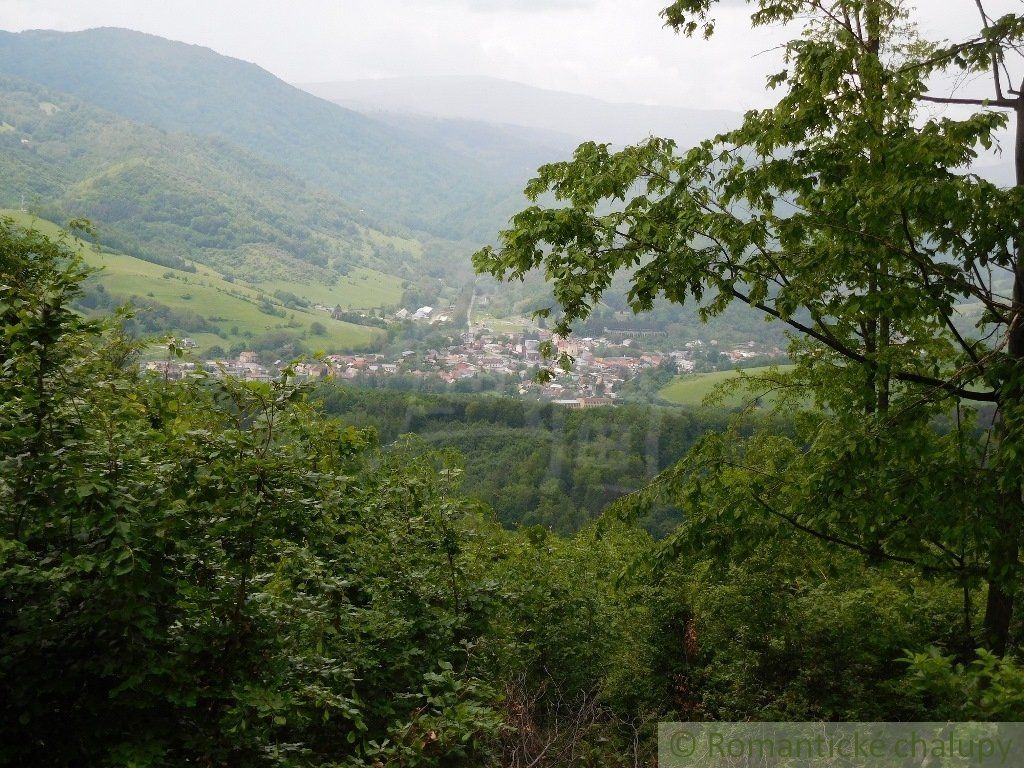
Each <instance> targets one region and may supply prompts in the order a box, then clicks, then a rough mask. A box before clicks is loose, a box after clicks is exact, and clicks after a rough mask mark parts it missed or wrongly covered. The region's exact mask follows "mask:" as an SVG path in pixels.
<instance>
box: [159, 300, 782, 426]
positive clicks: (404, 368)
mask: <svg viewBox="0 0 1024 768" xmlns="http://www.w3.org/2000/svg"><path fill="white" fill-rule="evenodd" d="M427 309H429V308H427ZM451 341H452V343H451V344H450V345H449V346H447V347H443V348H440V349H427V350H420V351H417V350H411V349H410V350H406V351H404V352H402V353H400V354H397V355H392V356H386V355H383V354H345V355H342V354H336V355H328V356H327V357H325V358H324V359H323V360H319V361H310V362H305V363H300V364H297V365H295V366H294V372H295V375H296V377H297V378H299V379H320V378H325V377H328V376H333V377H335V378H337V379H340V380H347V381H353V382H354V383H359V382H360V381H366V380H367V379H371V378H374V377H390V376H399V375H404V376H412V377H415V378H424V379H427V378H429V379H433V380H436V381H439V382H443V383H444V384H456V383H457V382H462V381H467V380H469V381H471V380H473V379H478V378H482V377H484V376H488V375H490V376H494V377H498V378H502V379H505V380H506V382H510V383H511V385H512V386H513V387H514V389H515V391H518V393H519V395H521V396H523V397H534V398H538V399H543V400H551V401H554V402H557V403H560V404H562V405H565V406H567V407H572V408H590V407H595V406H600V405H610V404H612V403H614V402H615V398H616V396H617V394H618V392H619V390H620V388H621V387H622V385H623V384H624V383H625V382H627V381H629V380H630V379H632V378H634V377H635V376H637V375H639V374H640V373H642V372H643V371H646V370H649V369H652V368H657V367H659V366H665V365H668V366H670V367H671V369H672V370H673V371H676V372H680V373H686V372H692V371H694V369H695V368H696V367H697V359H698V358H701V357H706V354H707V348H708V347H709V346H717V345H716V344H715V343H714V342H710V343H709V344H705V343H704V342H702V341H692V342H689V343H687V344H686V345H684V348H683V349H680V350H675V351H671V352H646V351H641V350H639V349H637V348H636V340H635V339H633V338H622V337H617V338H608V337H601V338H580V339H575V338H570V339H565V338H561V337H559V336H557V335H552V334H551V333H550V332H548V331H544V330H538V331H534V332H533V333H530V334H523V333H518V334H500V333H495V332H492V331H490V330H488V329H486V328H483V329H480V328H478V329H475V330H474V331H470V332H468V333H465V334H463V335H462V336H461V337H457V338H452V339H451ZM545 344H550V346H551V349H552V351H553V352H554V353H556V354H562V353H564V354H567V355H570V356H571V357H572V358H573V359H574V364H573V366H572V370H570V371H563V370H562V369H561V368H559V367H558V366H557V365H556V364H553V361H551V360H548V361H545V360H544V358H543V354H542V349H543V345H545ZM720 354H724V355H725V356H726V357H727V358H728V359H729V360H730V361H731V362H734V363H735V362H741V361H743V360H746V359H749V358H752V357H764V356H781V355H782V354H783V353H782V351H781V350H779V349H773V350H759V349H758V348H757V345H756V344H755V343H754V342H748V343H746V344H744V345H741V346H739V347H736V348H734V349H729V350H721V351H720ZM286 364H287V363H285V362H282V361H280V360H278V361H275V362H274V363H272V364H265V363H262V362H261V361H260V359H259V356H258V355H257V354H256V353H255V352H242V353H241V354H240V355H239V356H238V358H237V359H234V360H207V361H199V362H197V361H181V360H170V361H160V362H150V363H147V364H146V368H147V369H148V370H150V371H153V372H155V373H157V374H160V375H162V376H165V377H167V378H171V379H174V378H182V377H184V376H186V375H189V374H190V373H194V372H195V371H196V370H197V368H199V367H202V368H204V369H205V370H206V371H207V372H209V373H210V374H211V375H214V376H221V375H229V376H232V377H235V378H238V379H241V380H246V381H269V380H271V379H274V378H276V377H277V376H279V375H280V370H281V369H282V368H283V367H284V366H285V365H286ZM545 365H546V366H547V367H549V368H550V369H551V370H552V371H553V373H554V378H553V379H551V380H550V381H548V382H545V383H540V382H538V381H536V379H535V376H534V374H535V373H536V372H537V370H538V369H539V368H540V367H541V366H545Z"/></svg>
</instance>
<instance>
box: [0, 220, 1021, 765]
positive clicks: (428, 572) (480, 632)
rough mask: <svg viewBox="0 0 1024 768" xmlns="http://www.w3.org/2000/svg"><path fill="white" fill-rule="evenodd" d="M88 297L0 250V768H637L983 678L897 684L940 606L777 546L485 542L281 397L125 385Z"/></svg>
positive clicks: (493, 532) (943, 624) (944, 598)
mask: <svg viewBox="0 0 1024 768" xmlns="http://www.w3.org/2000/svg"><path fill="white" fill-rule="evenodd" d="M82 278H83V270H82V268H81V266H80V263H79V262H78V260H77V257H76V255H75V254H74V252H73V251H72V250H71V249H69V248H67V247H64V246H63V245H62V244H61V243H60V242H56V243H55V242H52V241H49V240H47V239H46V238H44V237H42V236H41V235H39V234H38V233H33V232H24V231H21V230H18V229H16V228H14V227H13V226H11V225H9V224H2V225H0V316H2V320H3V328H4V333H3V336H2V337H0V372H2V376H0V683H2V687H3V693H4V695H3V696H2V697H0V743H2V744H4V747H5V748H4V751H3V752H2V753H0V765H12V766H15V765H17V766H27V765H40V766H73V765H101V766H102V765H106V766H170V765H182V764H201V765H231V766H243V767H244V766H272V765H278V766H314V765H317V766H323V765H336V766H356V765H364V766H382V765H389V766H459V765H465V766H479V765H495V766H498V765H501V766H521V765H528V764H529V765H537V766H566V767H568V766H589V765H595V764H601V765H611V766H616V765H622V766H625V765H641V764H650V762H651V760H652V749H653V741H652V737H653V732H654V726H655V724H656V722H657V721H658V720H671V719H677V718H685V717H702V718H703V717H707V718H717V717H731V718H737V719H746V718H780V719H781V718H792V719H803V718H818V717H820V718H829V719H838V718H844V717H850V718H854V717H855V718H858V719H868V718H869V717H873V718H877V719H886V718H894V717H906V718H908V719H914V718H916V719H928V714H929V713H930V712H933V711H939V712H943V713H955V712H971V711H974V710H972V709H970V708H971V707H973V706H975V704H976V703H977V700H978V697H977V696H976V695H974V694H973V693H972V692H977V691H978V690H979V689H980V688H979V684H978V683H977V682H972V680H974V681H977V680H978V679H981V678H979V677H978V674H977V671H976V670H965V669H963V668H962V667H957V666H955V665H953V664H952V663H950V662H947V661H945V660H944V659H942V658H941V657H937V656H934V655H932V656H929V657H928V659H930V660H931V661H929V662H928V664H925V663H921V662H918V663H916V666H915V668H914V674H913V676H912V678H911V680H910V683H911V684H908V681H907V678H906V674H907V673H906V665H905V663H904V662H903V661H902V659H903V657H904V656H905V654H906V651H905V649H906V648H923V647H926V646H927V645H929V644H930V643H943V642H944V641H948V639H949V635H950V632H949V627H950V626H952V625H954V624H955V623H956V621H957V618H958V616H959V611H960V606H959V602H958V596H959V593H958V592H957V590H956V589H954V588H952V586H951V585H950V584H948V583H947V582H944V581H942V580H937V581H935V582H930V583H928V582H921V581H919V580H915V579H914V577H913V576H912V575H911V574H904V573H899V572H892V571H866V570H865V569H864V568H863V567H862V565H861V564H860V563H859V561H858V560H857V559H856V558H850V557H848V558H836V557H834V556H832V555H830V554H829V553H828V551H827V550H825V549H824V548H823V547H821V546H819V545H818V544H816V543H815V542H814V541H813V540H811V541H806V540H805V541H799V540H794V539H793V538H792V536H791V533H790V531H789V529H788V528H787V527H784V526H776V527H775V528H774V529H769V528H766V529H765V530H764V534H765V535H764V537H763V544H762V545H757V544H754V543H752V542H751V541H750V540H747V539H741V540H737V541H736V548H735V549H734V550H728V549H727V548H723V547H721V546H719V547H717V548H708V549H706V551H701V549H700V548H699V547H698V548H696V549H695V550H693V551H691V552H690V555H689V557H687V558H685V559H682V560H680V559H675V560H668V559H664V558H663V559H662V562H661V563H660V564H659V562H658V561H659V558H658V554H659V553H660V552H661V551H663V549H664V547H673V546H677V545H679V540H677V539H672V540H669V541H668V542H665V543H664V544H663V545H662V547H660V548H658V547H655V545H654V544H653V543H652V541H651V540H650V539H649V537H648V536H647V535H646V534H644V533H643V532H641V531H638V530H636V529H633V528H629V527H627V526H624V525H622V524H621V523H617V522H615V521H614V520H612V519H610V518H609V519H606V520H603V521H602V522H601V524H600V525H597V526H590V527H588V528H587V529H585V530H583V531H581V532H580V533H579V534H578V535H576V536H575V537H573V538H571V539H563V538H560V537H558V536H555V535H553V534H551V533H549V532H548V531H546V530H544V529H541V528H526V529H521V530H519V531H516V532H507V531H504V530H502V529H501V528H500V526H498V525H497V523H496V522H495V521H494V520H493V519H492V518H491V517H490V514H489V513H488V512H487V511H486V510H485V509H482V508H480V507H479V506H478V505H476V504H474V503H471V502H467V501H466V500H465V499H464V498H462V496H461V495H460V492H459V489H458V481H459V474H460V469H459V467H458V464H457V461H456V460H455V458H454V457H453V456H452V455H450V454H437V453H432V452H430V451H429V450H426V449H425V447H424V446H422V445H416V444H413V443H409V442H406V441H400V442H399V444H397V445H395V446H393V447H392V448H390V449H389V450H387V451H384V450H381V449H379V448H378V447H377V446H376V444H375V439H374V435H373V432H372V430H367V429H361V428H355V427H351V426H347V425H345V424H343V423H341V422H340V421H337V420H331V419H328V418H326V417H324V416H323V415H321V414H319V413H317V412H316V410H315V409H314V408H313V407H312V406H311V405H310V404H309V403H307V402H306V400H305V397H304V394H303V392H302V391H301V390H299V389H296V388H295V387H294V386H292V384H291V383H290V381H289V379H288V376H287V375H285V376H284V377H283V378H282V379H281V380H280V381H279V382H276V383H274V384H270V385H259V386H249V385H242V384H239V383H237V382H233V381H231V380H230V379H228V380H223V381H214V380H209V379H205V378H196V379H194V380H191V381H185V382H181V383H178V382H166V381H163V380H161V379H159V378H150V377H143V376H141V375H140V374H139V373H138V371H137V367H136V366H135V365H133V364H132V360H133V358H132V355H133V347H132V345H131V344H130V343H129V342H128V341H126V339H125V338H124V337H123V336H122V335H121V334H120V333H119V332H117V331H116V329H112V328H110V327H103V326H100V325H97V324H94V323H90V322H87V321H85V320H84V319H82V318H81V317H80V316H79V315H77V314H75V313H74V312H73V311H71V309H70V307H71V303H72V301H73V300H74V297H75V294H76V292H77V290H78V287H79V285H80V283H81V280H82ZM710 498H714V496H713V495H712V496H711V497H710ZM787 536H788V538H787ZM651 563H655V567H653V568H652V567H649V566H650V564H651ZM823 575H824V576H827V578H825V579H824V581H823V580H822V577H823ZM929 664H930V666H929ZM982 674H984V675H985V677H984V680H992V681H996V682H997V683H998V686H997V685H989V686H986V690H996V691H1002V690H1004V689H1007V688H1009V689H1011V690H1012V688H1013V686H1014V685H1016V683H1017V682H1018V681H1019V669H1018V668H1017V667H1015V666H1014V665H1012V664H1010V663H1007V662H999V663H998V664H997V665H995V666H993V667H992V668H991V669H986V670H983V671H982ZM972 675H974V677H972ZM949 691H963V692H964V693H963V695H960V696H957V695H950V694H949ZM988 700H989V706H988V709H987V710H985V711H987V712H989V713H990V714H996V713H998V714H999V715H1001V716H1009V715H1011V714H1015V715H1017V716H1019V715H1020V714H1021V710H1020V702H1019V697H1018V698H1017V699H1014V698H1012V697H1011V696H1003V697H1002V698H1001V699H999V700H998V701H997V702H996V705H997V706H991V700H992V695H991V694H989V695H988ZM981 704H982V705H984V704H985V702H981Z"/></svg>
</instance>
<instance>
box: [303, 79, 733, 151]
mask: <svg viewBox="0 0 1024 768" xmlns="http://www.w3.org/2000/svg"><path fill="white" fill-rule="evenodd" d="M301 87H302V88H304V89H305V90H307V91H309V92H310V93H312V94H315V95H317V96H320V97H322V98H324V99H330V100H331V101H333V102H335V103H337V104H341V105H344V106H346V107H349V108H351V109H357V110H360V111H362V112H366V113H368V114H373V113H375V112H395V113H405V114H413V115H424V116H430V117H435V118H447V119H459V120H476V121H482V122H486V123H492V124H499V125H507V126H521V127H525V128H529V129H533V130H538V131H544V132H546V133H547V136H548V140H549V141H550V142H551V143H552V144H554V145H558V144H566V145H568V144H572V145H575V144H576V143H578V142H579V141H580V140H583V139H593V140H595V141H608V142H612V143H615V144H631V143H635V142H638V141H641V140H643V139H645V138H647V137H648V136H651V135H654V136H660V137H665V138H672V139H676V140H677V141H678V142H679V143H680V144H682V145H684V146H686V145H689V144H693V143H696V142H698V141H700V140H701V139H705V138H708V137H709V136H712V135H714V134H715V133H718V132H719V131H722V130H725V129H727V128H729V127H732V126H735V125H737V124H738V123H739V120H740V118H741V115H739V114H738V113H735V112H728V111H724V110H704V109H692V108H683V107H665V106H649V105H644V104H614V103H611V102H607V101H602V100H600V99H595V98H592V97H590V96H581V95H579V94H574V93H565V92H562V91H551V90H546V89H543V88H535V87H533V86H529V85H524V84H523V83H515V82H511V81H508V80H499V79H495V78H489V77H469V76H450V77H400V78H385V79H379V80H349V81H340V82H324V83H306V84H302V85H301Z"/></svg>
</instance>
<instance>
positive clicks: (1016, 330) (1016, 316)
mask: <svg viewBox="0 0 1024 768" xmlns="http://www.w3.org/2000/svg"><path fill="white" fill-rule="evenodd" d="M1014 117H1015V119H1016V121H1017V126H1016V147H1015V151H1014V160H1015V166H1016V177H1017V178H1016V182H1017V186H1018V187H1024V98H1018V99H1017V108H1016V111H1015V115H1014ZM1014 235H1015V236H1014V255H1015V257H1016V264H1015V268H1014V283H1013V311H1012V312H1011V320H1010V328H1009V330H1008V332H1007V346H1006V351H1007V355H1009V357H1010V358H1011V360H1012V361H1013V362H1014V363H1015V364H1016V365H1015V368H1017V369H1019V368H1020V367H1021V365H1022V364H1024V217H1022V218H1021V219H1020V220H1019V221H1018V222H1017V232H1016V233H1014ZM1019 375H1020V374H1019V373H1017V372H1015V374H1014V375H1013V376H1012V377H1011V381H1010V382H1008V384H1007V385H1004V387H1003V390H1002V392H1001V395H1000V415H999V423H998V424H997V425H996V429H997V430H998V432H999V437H1000V440H1001V441H1006V440H1011V441H1017V440H1019V438H1020V436H1021V428H1022V425H1021V424H1020V423H1019V421H1020V415H1019V414H1018V413H1016V411H1017V410H1018V409H1019V408H1020V404H1021V402H1022V400H1024V382H1022V381H1020V380H1019V379H1018V377H1019ZM1007 463H1008V464H1009V466H1007V467H1004V471H1006V472H1011V473H1014V474H1013V475H1012V476H1010V477H1007V480H1008V483H1007V485H1008V487H1007V488H1006V489H1005V496H1004V500H1003V503H1002V505H1001V507H1000V509H999V510H997V516H996V520H995V524H996V531H997V536H998V538H997V540H996V541H995V542H994V546H993V547H992V551H991V554H990V559H991V573H990V574H989V585H988V600H987V602H986V604H985V620H984V629H985V642H986V645H987V646H988V648H989V649H990V650H992V651H993V652H994V653H997V654H999V655H1000V656H1002V655H1003V654H1005V653H1006V651H1007V648H1008V646H1009V640H1010V624H1011V622H1012V620H1013V609H1014V602H1015V598H1016V591H1017V589H1016V587H1017V578H1018V569H1019V565H1020V541H1019V536H1020V524H1021V521H1020V515H1021V510H1022V509H1024V487H1022V479H1024V468H1021V467H1020V466H1018V465H1017V463H1016V462H1007Z"/></svg>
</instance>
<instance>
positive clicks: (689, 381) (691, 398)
mask: <svg viewBox="0 0 1024 768" xmlns="http://www.w3.org/2000/svg"><path fill="white" fill-rule="evenodd" d="M792 367H793V366H790V365H780V366H778V368H779V370H786V369H789V368H792ZM769 370H771V369H770V368H769V367H763V368H747V369H745V370H744V373H746V374H748V375H751V376H756V375H757V374H759V373H765V372H767V371H769ZM738 375H739V371H716V372H714V373H689V374H683V375H682V376H677V377H676V378H675V380H674V381H673V382H672V383H671V384H669V385H668V386H666V387H665V388H663V389H662V390H661V391H660V392H659V393H658V394H659V395H660V396H661V398H662V399H663V400H666V401H668V402H670V403H673V404H674V405H688V406H699V405H702V404H703V403H704V400H705V398H707V396H708V395H710V394H711V393H712V392H713V391H714V390H715V388H716V387H718V386H719V385H720V384H723V383H724V382H726V381H729V380H731V379H734V378H736V376H738ZM751 397H752V393H751V392H750V391H749V390H746V389H738V390H736V391H735V392H730V393H729V394H728V396H726V397H725V399H724V400H723V401H722V403H721V404H722V405H724V406H726V407H737V406H740V405H743V404H744V403H746V402H748V401H749V400H750V399H751ZM769 397H771V396H770V395H769Z"/></svg>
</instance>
